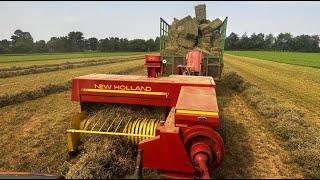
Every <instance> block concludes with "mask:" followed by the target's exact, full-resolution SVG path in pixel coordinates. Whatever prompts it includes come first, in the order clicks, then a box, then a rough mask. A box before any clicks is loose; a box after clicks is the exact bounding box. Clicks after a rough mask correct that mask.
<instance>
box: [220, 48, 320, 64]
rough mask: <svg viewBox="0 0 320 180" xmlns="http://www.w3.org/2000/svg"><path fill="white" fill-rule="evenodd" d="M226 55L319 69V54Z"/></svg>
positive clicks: (234, 53)
mask: <svg viewBox="0 0 320 180" xmlns="http://www.w3.org/2000/svg"><path fill="white" fill-rule="evenodd" d="M226 53H228V54H232V55H236V56H243V57H250V58H256V59H262V60H268V61H275V62H281V63H286V64H294V65H300V66H310V67H317V68H320V53H300V52H273V51H226Z"/></svg>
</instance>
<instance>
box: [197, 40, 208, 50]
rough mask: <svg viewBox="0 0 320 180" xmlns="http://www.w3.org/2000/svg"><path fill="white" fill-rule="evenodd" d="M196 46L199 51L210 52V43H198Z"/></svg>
mask: <svg viewBox="0 0 320 180" xmlns="http://www.w3.org/2000/svg"><path fill="white" fill-rule="evenodd" d="M198 46H199V47H200V48H201V49H204V50H206V51H210V48H211V44H210V43H205V42H200V43H199V44H198Z"/></svg>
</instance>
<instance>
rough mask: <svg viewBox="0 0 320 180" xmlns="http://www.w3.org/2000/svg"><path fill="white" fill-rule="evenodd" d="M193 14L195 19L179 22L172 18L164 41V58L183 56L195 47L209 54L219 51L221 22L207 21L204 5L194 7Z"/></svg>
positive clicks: (184, 19)
mask: <svg viewBox="0 0 320 180" xmlns="http://www.w3.org/2000/svg"><path fill="white" fill-rule="evenodd" d="M195 14H196V17H195V18H192V17H191V16H190V15H188V16H186V17H184V18H182V19H181V20H178V19H176V18H174V21H173V22H172V25H171V26H170V27H169V33H168V37H167V39H166V47H165V50H164V54H165V55H166V56H172V55H175V56H184V55H185V54H186V53H187V51H188V50H191V49H193V48H196V47H197V48H200V49H202V50H204V51H205V52H208V53H211V54H214V52H215V51H218V50H219V48H220V42H221V34H220V26H221V25H222V21H221V20H220V19H219V18H217V19H215V20H213V21H210V20H207V19H206V6H205V4H201V5H198V6H196V7H195Z"/></svg>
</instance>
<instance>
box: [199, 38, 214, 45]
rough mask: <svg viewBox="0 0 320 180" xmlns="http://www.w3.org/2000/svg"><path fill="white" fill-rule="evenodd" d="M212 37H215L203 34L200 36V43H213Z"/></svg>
mask: <svg viewBox="0 0 320 180" xmlns="http://www.w3.org/2000/svg"><path fill="white" fill-rule="evenodd" d="M212 39H213V38H212V36H202V37H199V39H198V43H209V44H211V42H212Z"/></svg>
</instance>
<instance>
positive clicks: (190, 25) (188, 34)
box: [177, 19, 198, 40]
mask: <svg viewBox="0 0 320 180" xmlns="http://www.w3.org/2000/svg"><path fill="white" fill-rule="evenodd" d="M177 32H178V33H179V37H183V38H187V39H193V40H194V39H195V38H196V37H197V36H198V24H197V23H196V21H194V20H193V19H189V20H187V21H185V22H184V23H183V24H181V25H179V26H178V28H177Z"/></svg>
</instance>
